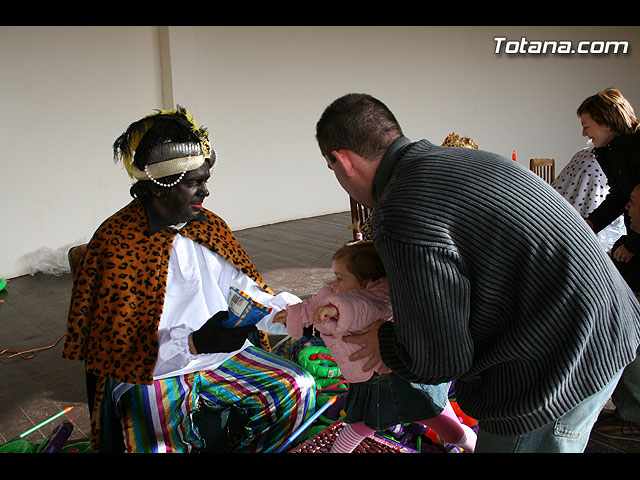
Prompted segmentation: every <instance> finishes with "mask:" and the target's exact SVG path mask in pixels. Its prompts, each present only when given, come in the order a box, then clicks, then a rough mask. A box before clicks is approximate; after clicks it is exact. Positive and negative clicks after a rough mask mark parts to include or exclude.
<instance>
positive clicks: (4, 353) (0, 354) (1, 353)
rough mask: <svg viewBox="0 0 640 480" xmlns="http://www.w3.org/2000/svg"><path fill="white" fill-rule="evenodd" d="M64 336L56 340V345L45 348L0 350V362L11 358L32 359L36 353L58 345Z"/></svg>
mask: <svg viewBox="0 0 640 480" xmlns="http://www.w3.org/2000/svg"><path fill="white" fill-rule="evenodd" d="M65 335H66V334H62V335H61V336H60V338H58V340H57V341H56V343H54V344H53V345H49V346H46V347H38V348H31V349H28V350H22V351H20V350H17V349H15V348H13V349H12V348H5V349H4V350H0V360H8V359H10V358H13V357H18V356H19V357H22V358H23V359H24V360H29V359H31V358H33V357H35V356H36V352H40V351H42V350H48V349H50V348H53V347H55V346H56V345H58V343H60V340H62V339H63V338H64V336H65Z"/></svg>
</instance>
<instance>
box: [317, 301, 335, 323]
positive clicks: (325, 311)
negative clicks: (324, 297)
mask: <svg viewBox="0 0 640 480" xmlns="http://www.w3.org/2000/svg"><path fill="white" fill-rule="evenodd" d="M337 316H338V309H337V308H336V307H334V306H333V305H321V306H319V307H317V308H316V309H315V310H314V312H313V321H314V322H315V323H323V322H326V321H327V320H329V319H331V318H334V317H337Z"/></svg>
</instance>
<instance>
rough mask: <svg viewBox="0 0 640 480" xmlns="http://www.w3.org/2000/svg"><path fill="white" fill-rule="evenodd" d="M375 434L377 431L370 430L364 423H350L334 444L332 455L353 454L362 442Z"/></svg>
mask: <svg viewBox="0 0 640 480" xmlns="http://www.w3.org/2000/svg"><path fill="white" fill-rule="evenodd" d="M374 433H375V430H372V429H370V428H369V427H367V426H366V425H365V424H364V423H363V422H358V423H348V424H346V425H345V426H344V428H343V429H342V431H341V432H340V435H338V438H336V440H335V441H334V442H333V446H332V447H331V453H351V452H353V451H354V450H355V449H356V447H357V446H358V445H360V442H362V440H364V439H365V438H367V437H369V436H370V435H373V434H374Z"/></svg>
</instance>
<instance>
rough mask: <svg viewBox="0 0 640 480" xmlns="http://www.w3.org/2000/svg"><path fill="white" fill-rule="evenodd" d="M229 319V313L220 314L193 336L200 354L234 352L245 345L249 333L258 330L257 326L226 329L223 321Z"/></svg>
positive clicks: (208, 321) (194, 344)
mask: <svg viewBox="0 0 640 480" xmlns="http://www.w3.org/2000/svg"><path fill="white" fill-rule="evenodd" d="M227 318H229V313H228V312H226V311H221V312H218V313H216V314H215V315H214V316H213V317H211V318H210V319H209V320H207V323H205V324H204V325H203V326H202V327H200V330H198V331H196V332H193V333H192V334H191V340H192V341H193V346H194V347H195V349H196V351H197V352H198V353H218V352H233V351H234V350H238V349H239V348H240V347H242V345H244V342H245V340H246V339H247V335H249V333H251V332H253V331H256V330H257V328H256V326H255V325H248V326H246V327H236V328H225V327H223V326H222V321H223V320H226V319H227Z"/></svg>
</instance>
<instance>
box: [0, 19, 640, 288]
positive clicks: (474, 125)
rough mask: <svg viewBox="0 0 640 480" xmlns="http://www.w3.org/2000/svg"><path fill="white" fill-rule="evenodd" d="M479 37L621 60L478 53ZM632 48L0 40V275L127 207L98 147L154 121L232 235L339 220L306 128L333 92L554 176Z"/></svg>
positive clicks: (109, 30) (352, 32)
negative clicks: (187, 115) (539, 165)
mask: <svg viewBox="0 0 640 480" xmlns="http://www.w3.org/2000/svg"><path fill="white" fill-rule="evenodd" d="M496 36H505V37H507V38H508V39H510V40H519V39H520V38H522V37H523V36H524V37H526V38H527V39H529V40H558V41H559V40H572V41H574V42H577V41H579V40H592V41H595V40H626V41H628V42H629V43H630V51H629V53H627V54H625V55H622V54H618V55H597V56H594V55H590V56H587V55H583V56H580V55H504V54H503V55H496V54H495V53H494V49H495V42H494V40H493V38H494V37H496ZM639 41H640V28H638V27H488V26H484V27H320V26H317V27H314V26H311V27H286V26H285V27H267V26H264V27H260V26H252V27H205V26H202V27H168V28H167V27H0V99H1V100H2V103H1V104H2V109H3V115H2V118H1V119H0V141H1V143H0V144H1V145H2V149H1V150H0V167H1V168H0V195H1V197H0V198H1V200H0V202H2V203H1V204H0V205H2V210H1V212H2V217H1V223H0V224H1V225H2V227H1V230H0V277H2V278H11V277H13V276H17V275H22V274H24V273H27V272H28V271H29V270H30V267H31V264H32V259H33V254H34V252H39V251H41V249H42V248H43V247H48V248H52V249H61V250H62V249H64V248H66V246H67V245H68V244H70V243H74V242H76V241H84V240H86V239H88V238H89V236H90V235H91V233H92V232H93V231H94V230H95V228H96V227H97V226H98V225H99V223H100V222H101V221H102V220H103V219H104V218H105V217H106V216H108V215H109V214H111V213H113V212H114V211H115V210H117V209H118V208H120V207H121V206H122V205H123V204H124V203H126V202H127V201H129V195H128V186H129V183H130V182H129V179H128V177H127V176H126V174H125V172H124V170H123V169H122V168H121V167H120V166H114V164H113V162H112V151H111V145H112V143H113V141H114V140H115V138H116V137H117V136H118V135H119V134H120V133H121V132H122V131H123V130H124V129H125V128H126V126H127V125H128V124H129V123H131V122H132V121H134V120H137V119H138V118H140V117H141V116H143V115H146V114H148V113H151V112H152V110H153V109H155V108H163V107H169V106H171V105H173V104H175V103H178V104H181V105H184V106H186V107H187V108H189V109H190V110H191V111H192V112H193V113H194V115H195V117H196V120H197V121H198V123H200V124H204V125H206V126H208V127H209V130H210V133H211V138H212V142H213V144H214V147H215V148H216V150H217V151H218V152H219V154H220V158H221V160H220V163H219V165H218V167H217V168H216V170H215V172H214V175H213V177H212V180H211V184H210V187H211V190H212V195H211V197H210V198H209V199H208V200H207V202H206V206H207V207H208V208H210V209H212V210H214V211H216V212H217V213H219V214H220V215H221V216H222V217H223V218H225V219H226V220H227V222H228V223H229V224H230V225H231V227H232V228H233V229H236V230H237V229H242V228H246V227H250V226H256V225H261V224H267V223H272V222H276V221H282V220H288V219H294V218H302V217H309V216H314V215H320V214H324V213H331V212H337V211H344V210H346V209H347V207H348V201H347V197H346V194H345V193H344V192H343V191H342V190H341V189H340V188H339V186H338V185H337V182H336V181H335V180H334V178H333V177H332V175H331V173H330V172H329V170H328V169H327V168H326V166H325V164H324V161H323V160H322V158H321V157H320V155H319V153H318V150H317V146H316V144H315V139H314V128H315V123H316V121H317V119H318V117H319V116H320V114H321V113H322V111H323V109H324V108H325V107H326V105H327V104H328V103H330V102H331V101H332V100H334V99H335V98H336V97H338V96H340V95H342V94H344V93H347V92H351V91H360V92H367V93H371V94H373V95H375V96H378V97H379V98H380V99H381V100H383V101H384V102H385V103H387V105H389V107H390V108H391V109H392V110H393V111H394V113H395V114H396V116H397V117H398V119H399V121H400V123H401V125H402V126H403V128H404V130H405V134H406V135H407V136H409V137H410V138H412V139H420V138H428V139H430V140H431V141H433V142H434V143H440V142H441V141H442V140H443V139H444V137H445V136H446V135H447V134H448V133H450V132H451V131H455V132H456V133H458V134H460V135H468V136H471V137H472V138H474V140H475V141H476V142H477V143H478V144H479V145H480V148H482V149H486V150H491V151H495V152H497V153H500V154H503V155H505V156H509V157H510V156H511V152H512V150H514V149H515V150H516V151H517V154H518V161H519V162H521V163H523V164H527V163H528V159H529V158H530V157H533V156H552V157H555V158H556V160H557V163H558V169H561V168H562V167H563V166H564V165H565V164H566V163H567V162H568V161H569V159H570V157H571V155H572V154H573V153H574V152H575V151H577V150H578V149H580V148H582V147H583V146H584V145H585V142H584V139H583V138H581V136H580V126H579V122H578V119H577V117H576V115H575V110H576V108H577V106H578V105H579V103H580V102H581V101H582V100H583V99H584V98H585V97H586V96H588V95H591V94H593V93H595V92H597V91H598V90H601V89H604V88H606V87H609V86H615V87H618V88H620V89H621V90H622V92H623V93H624V94H625V96H626V97H627V98H628V99H629V100H630V101H631V103H632V104H634V105H636V106H637V105H640V91H639V90H638V87H637V82H636V79H637V77H638V73H639V72H640V57H638V53H637V52H636V51H635V49H636V48H638V46H639V45H640V42H639ZM638 108H640V107H638Z"/></svg>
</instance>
